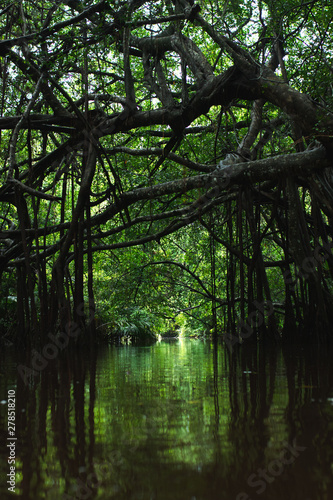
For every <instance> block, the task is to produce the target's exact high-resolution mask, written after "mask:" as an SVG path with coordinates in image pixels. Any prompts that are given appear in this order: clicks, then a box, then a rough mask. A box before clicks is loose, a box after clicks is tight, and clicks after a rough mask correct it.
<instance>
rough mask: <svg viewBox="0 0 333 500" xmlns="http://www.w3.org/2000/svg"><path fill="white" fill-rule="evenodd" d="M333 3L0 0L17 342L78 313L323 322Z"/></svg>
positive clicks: (9, 269)
mask: <svg viewBox="0 0 333 500" xmlns="http://www.w3.org/2000/svg"><path fill="white" fill-rule="evenodd" d="M332 19H333V5H332V3H331V2H329V1H325V0H310V1H304V0H287V1H285V0H274V1H272V0H241V1H236V0H220V1H214V0H198V1H197V2H196V3H195V2H193V0H191V1H187V0H158V1H146V0H131V1H121V0H120V1H112V2H111V1H106V0H103V1H100V2H95V1H93V0H81V1H80V0H69V1H67V2H64V1H60V0H56V1H52V2H51V1H48V0H36V1H33V0H17V1H14V2H10V1H8V0H4V1H3V2H2V5H1V11H0V36H1V41H0V76H1V80H0V81H1V92H0V140H1V149H0V155H1V163H0V176H1V187H0V274H1V302H0V307H1V330H2V332H3V340H4V342H6V343H8V342H14V341H19V342H25V343H30V342H35V341H37V340H38V339H39V340H42V339H43V336H46V334H47V332H50V331H51V330H57V329H58V328H59V327H61V328H66V326H67V327H68V325H69V324H70V323H69V322H70V321H71V320H72V321H75V322H76V323H77V324H79V325H80V326H82V327H85V326H86V327H87V326H89V328H87V332H89V331H90V333H91V335H95V334H96V333H95V332H96V331H97V332H98V331H100V332H103V333H104V334H107V335H111V334H118V333H120V334H122V335H130V336H135V335H141V334H142V335H143V334H157V333H165V332H168V331H169V332H171V334H174V332H178V331H182V332H185V333H188V332H191V333H197V334H201V333H204V332H206V333H208V332H210V333H212V334H213V335H214V336H215V338H217V337H218V336H220V337H221V338H222V337H223V336H224V335H225V333H227V334H233V335H234V336H233V337H232V343H234V342H235V332H236V337H237V336H238V337H239V338H240V337H243V339H244V342H245V341H246V342H254V341H256V340H258V339H260V338H270V337H272V338H274V339H275V338H278V337H282V338H283V337H284V338H286V339H287V340H289V339H290V338H291V336H292V335H294V336H296V335H297V332H299V331H300V329H299V328H297V327H304V326H305V327H306V333H307V334H308V335H309V336H310V337H312V338H313V339H315V340H316V341H317V340H318V341H323V340H326V339H327V338H328V337H329V325H330V322H331V320H332V311H333V308H332V294H333V282H332V276H333V274H332V273H333V258H332V253H331V247H332V234H333V233H332V231H333V220H332V216H333V177H332V168H331V167H332V151H333V94H332V91H333V86H332V74H333V26H332ZM260 314H261V316H260ZM249 315H250V318H251V319H249V320H248V324H249V325H250V326H249V328H248V329H247V330H246V329H245V333H244V332H243V334H242V330H240V329H239V318H243V320H244V321H245V320H246V319H247V318H249ZM264 316H265V321H263V317H264ZM256 326H258V327H259V326H260V329H259V331H258V334H256V335H252V332H253V330H254V329H255V327H256ZM284 327H285V328H284ZM249 329H250V330H249ZM290 332H292V333H290ZM303 334H304V333H303ZM87 335H88V333H87ZM82 338H83V337H81V338H80V339H82ZM225 338H226V339H227V340H228V336H227V337H225ZM229 340H230V338H229Z"/></svg>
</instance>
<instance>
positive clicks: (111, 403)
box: [0, 340, 333, 500]
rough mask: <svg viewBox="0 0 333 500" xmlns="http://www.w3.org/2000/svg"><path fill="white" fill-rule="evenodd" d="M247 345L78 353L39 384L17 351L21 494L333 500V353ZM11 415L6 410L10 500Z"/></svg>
mask: <svg viewBox="0 0 333 500" xmlns="http://www.w3.org/2000/svg"><path fill="white" fill-rule="evenodd" d="M245 347H246V346H245V345H244V346H243V347H242V348H241V349H239V350H238V351H235V352H234V353H233V354H230V352H229V351H228V350H227V349H225V348H224V347H223V346H220V347H218V348H217V349H215V348H214V347H213V346H212V345H211V344H210V343H208V342H201V341H191V340H181V341H178V342H172V343H167V342H161V343H157V344H156V345H153V346H149V347H133V346H119V347H115V346H109V347H106V348H103V349H100V350H99V352H98V353H97V352H96V351H93V350H91V351H89V352H87V351H81V352H79V353H75V352H72V351H70V350H69V349H68V350H66V352H63V353H62V355H61V356H58V357H57V358H56V359H54V360H53V361H52V362H49V363H48V365H47V367H46V368H45V369H44V370H42V371H41V373H40V376H39V377H34V378H33V380H32V381H31V384H30V385H28V386H27V385H25V383H24V381H23V380H22V378H21V377H20V376H18V374H17V369H16V364H17V360H16V357H15V356H16V355H15V353H14V352H11V351H7V352H6V353H4V351H2V352H1V354H0V356H1V366H2V373H1V375H0V389H1V394H0V399H1V400H5V399H6V394H7V390H8V389H11V388H15V389H16V402H17V408H16V427H17V438H18V440H17V457H16V458H17V461H16V467H17V475H16V485H17V488H16V493H17V495H16V496H18V497H19V498H23V499H39V498H41V499H42V498H43V499H44V498H46V499H51V500H53V499H59V498H63V499H75V498H76V499H88V498H91V499H92V498H94V499H109V498H110V499H115V500H118V499H119V500H123V499H124V500H125V499H126V500H127V499H128V500H137V499H138V500H139V499H142V500H150V499H151V500H155V499H158V500H164V499H165V500H171V499H173V500H174V499H175V500H178V499H179V500H186V499H188V500H224V499H226V500H229V499H237V500H249V499H252V500H253V499H257V498H259V499H262V500H281V499H292V500H300V499H302V500H319V499H320V500H325V499H327V500H328V499H330V498H333V495H332V493H333V488H332V466H333V456H332V455H333V452H332V443H333V436H332V431H333V406H332V404H333V373H332V363H331V361H332V356H331V353H329V352H328V350H326V351H322V352H321V351H319V350H318V349H317V350H316V349H313V348H310V349H305V348H302V349H300V348H298V347H296V346H294V347H289V348H288V349H283V350H279V349H277V348H275V349H272V348H265V349H264V348H258V349H257V348H254V347H253V346H248V347H247V348H245ZM20 362H21V363H26V364H27V366H28V364H29V360H25V361H24V362H23V361H20ZM6 412H7V406H6V405H5V404H2V405H0V417H1V429H2V431H1V453H2V456H1V473H2V476H1V477H2V481H1V488H2V489H1V491H0V494H1V498H7V496H8V498H9V495H7V494H8V491H7V490H6V479H5V477H6V474H7V473H8V470H7V469H8V464H7V459H6V456H7V455H6V445H5V440H6V438H7V430H6V429H7V420H6ZM11 496H13V495H11Z"/></svg>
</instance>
